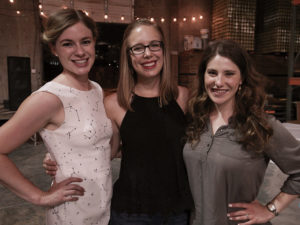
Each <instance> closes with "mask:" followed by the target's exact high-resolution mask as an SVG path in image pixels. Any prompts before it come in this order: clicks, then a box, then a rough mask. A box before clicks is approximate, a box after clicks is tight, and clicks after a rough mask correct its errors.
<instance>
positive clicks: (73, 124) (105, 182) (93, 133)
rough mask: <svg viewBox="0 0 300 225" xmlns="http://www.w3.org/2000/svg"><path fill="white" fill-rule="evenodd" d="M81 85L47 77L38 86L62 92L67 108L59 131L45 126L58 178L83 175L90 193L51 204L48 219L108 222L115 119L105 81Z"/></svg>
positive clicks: (83, 224) (65, 224)
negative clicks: (104, 90) (86, 88)
mask: <svg viewBox="0 0 300 225" xmlns="http://www.w3.org/2000/svg"><path fill="white" fill-rule="evenodd" d="M90 82H91V84H92V87H93V88H92V89H91V90H89V91H80V90H77V89H74V88H71V87H68V86H65V85H62V84H59V83H57V82H54V81H51V82H48V83H46V84H45V85H44V86H43V87H41V88H40V89H39V90H37V92H40V91H44V92H49V93H52V94H54V95H56V96H57V97H58V98H59V99H60V100H61V102H62V104H63V107H64V111H65V121H64V123H63V124H62V125H61V126H60V127H59V128H57V129H56V130H54V131H51V130H47V129H42V130H41V131H40V135H41V137H42V139H43V141H44V144H45V146H46V148H47V150H48V151H49V153H50V154H51V157H52V158H53V159H54V160H55V161H56V162H57V164H58V170H57V173H56V177H55V179H56V182H60V181H62V180H64V179H66V178H68V177H71V176H73V177H80V178H82V179H83V182H81V183H79V185H81V186H82V187H83V188H84V189H85V193H84V196H80V197H79V200H78V201H76V202H67V203H64V204H61V205H59V206H56V207H53V208H49V209H48V210H47V216H46V222H47V225H95V224H100V225H107V224H108V222H109V218H110V201H111V196H112V179H111V164H110V158H111V151H110V144H109V142H110V138H111V136H112V125H111V121H110V120H109V119H108V118H107V116H106V113H105V110H104V105H103V93H102V89H101V87H100V85H99V84H97V83H95V82H93V81H90Z"/></svg>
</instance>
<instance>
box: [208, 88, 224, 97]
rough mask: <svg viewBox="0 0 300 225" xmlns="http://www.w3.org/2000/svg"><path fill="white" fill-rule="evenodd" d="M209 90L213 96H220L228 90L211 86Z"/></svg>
mask: <svg viewBox="0 0 300 225" xmlns="http://www.w3.org/2000/svg"><path fill="white" fill-rule="evenodd" d="M211 92H212V93H213V94H214V95H215V96H222V95H224V94H226V93H227V92H228V90H227V89H219V88H211Z"/></svg>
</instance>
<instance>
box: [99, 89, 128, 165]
mask: <svg viewBox="0 0 300 225" xmlns="http://www.w3.org/2000/svg"><path fill="white" fill-rule="evenodd" d="M104 106H105V110H106V114H107V116H108V118H109V119H110V120H111V121H112V125H113V136H112V139H111V158H112V159H113V158H114V157H120V154H121V153H120V144H121V138H120V133H119V127H120V125H121V123H122V120H123V118H124V116H125V113H126V111H125V110H124V109H123V108H122V107H121V106H120V105H119V103H118V100H117V95H116V94H115V93H114V94H111V95H109V96H107V97H106V98H105V99H104Z"/></svg>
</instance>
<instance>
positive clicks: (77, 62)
mask: <svg viewBox="0 0 300 225" xmlns="http://www.w3.org/2000/svg"><path fill="white" fill-rule="evenodd" d="M72 61H73V62H74V63H75V64H77V65H85V64H86V63H87V61H88V59H80V60H72Z"/></svg>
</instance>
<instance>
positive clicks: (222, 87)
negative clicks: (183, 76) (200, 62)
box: [204, 55, 242, 109]
mask: <svg viewBox="0 0 300 225" xmlns="http://www.w3.org/2000/svg"><path fill="white" fill-rule="evenodd" d="M241 84H242V76H241V73H240V69H239V68H238V66H237V65H236V64H234V63H233V62H232V61H231V60H230V59H229V58H226V57H222V56H220V55H216V56H215V57H213V58H212V59H211V60H210V61H209V62H208V64H207V67H206V70H205V75H204V86H205V90H206V92H207V94H208V96H209V98H210V99H211V101H212V102H213V103H214V104H215V105H216V106H217V107H218V108H220V107H226V108H227V107H229V108H230V109H233V106H234V104H235V95H236V93H237V91H238V89H239V86H240V85H241Z"/></svg>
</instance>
